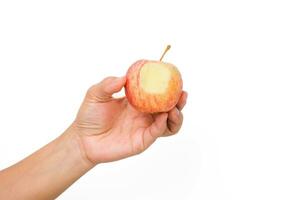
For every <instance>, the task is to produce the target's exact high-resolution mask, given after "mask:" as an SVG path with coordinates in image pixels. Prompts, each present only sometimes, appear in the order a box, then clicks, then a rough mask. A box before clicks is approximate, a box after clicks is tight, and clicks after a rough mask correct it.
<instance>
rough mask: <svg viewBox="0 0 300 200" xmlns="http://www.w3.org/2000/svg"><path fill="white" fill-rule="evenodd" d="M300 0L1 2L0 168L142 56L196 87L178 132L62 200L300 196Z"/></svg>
mask: <svg viewBox="0 0 300 200" xmlns="http://www.w3.org/2000/svg"><path fill="white" fill-rule="evenodd" d="M298 2H299V1H289V0H282V1H277V0H272V1H271V0H270V1H267V0H251V1H238V0H236V1H234V0H229V1H221V0H219V1H217V0H210V1H188V0H185V1H174V0H172V1H171V0H170V1H154V0H152V1H140V0H136V1H132V0H131V1H115V0H110V1H102V2H101V1H75V0H73V1H64V0H59V1H55V0H52V1H40V0H37V1H14V0H7V1H2V0H1V1H0V91H1V93H0V97H1V98H0V168H1V169H2V168H5V167H7V166H9V165H11V164H13V163H15V162H17V161H18V160H20V159H22V158H24V157H25V156H27V155H29V154H30V153H32V152H34V151H35V150H37V149H38V148H40V147H41V146H43V145H45V144H46V143H48V142H49V141H51V140H52V139H54V138H56V137H57V136H58V135H60V134H61V133H62V132H63V131H64V129H65V128H66V127H68V125H69V124H70V123H71V122H72V120H73V119H74V117H75V115H76V113H77V109H78V107H79V105H80V103H81V101H82V98H83V96H84V94H85V91H86V89H87V88H88V87H89V86H90V85H91V84H93V83H96V82H98V81H100V80H101V79H102V78H104V77H106V76H109V75H116V76H119V75H124V74H125V72H126V70H127V68H128V67H129V66H130V65H131V64H132V63H133V62H134V61H136V60H137V59H141V58H146V59H158V58H159V57H160V54H161V52H162V51H163V49H164V47H165V45H166V44H171V45H172V49H171V51H170V52H169V53H168V54H167V55H166V57H165V60H166V61H168V62H172V63H174V64H175V65H177V66H178V68H179V69H180V71H181V72H182V76H183V80H184V89H185V90H187V91H188V92H189V99H188V104H187V106H186V108H185V110H184V116H185V121H184V125H183V127H182V130H181V131H180V133H179V134H178V135H176V136H174V137H170V138H163V139H160V140H159V141H157V142H156V143H155V144H154V145H153V146H152V147H151V148H150V149H149V150H147V151H146V152H145V153H143V154H141V155H139V156H136V157H132V158H129V159H126V160H122V161H118V162H114V163H108V164H102V165H99V166H98V167H96V168H95V169H93V170H92V171H90V172H89V173H88V174H87V175H85V176H84V177H82V178H81V179H80V180H79V181H78V182H76V183H75V184H74V185H73V186H72V187H71V188H69V189H68V190H67V191H66V192H65V193H64V194H63V195H61V196H60V198H59V199H62V200H64V199H66V200H68V199H106V200H117V199H118V200H119V199H131V200H140V199H143V200H144V199H145V200H150V199H151V200H152V199H188V200H198V199H203V200H209V199H218V200H219V199H222V200H223V199H234V200H240V199H243V200H244V199H245V200H247V199H249V200H250V199H251V200H253V199H289V200H293V199H300V190H299V189H300V145H299V143H300V136H299V134H300V106H299V105H300V104H299V102H300V79H299V77H300V71H299V68H300V11H299V10H300V6H299V3H298Z"/></svg>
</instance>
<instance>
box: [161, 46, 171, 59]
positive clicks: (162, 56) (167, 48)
mask: <svg viewBox="0 0 300 200" xmlns="http://www.w3.org/2000/svg"><path fill="white" fill-rule="evenodd" d="M170 48H171V45H168V46H167V47H166V49H165V51H164V52H163V54H162V55H161V57H160V59H159V61H162V59H163V58H164V56H165V55H166V53H167V52H168V51H169V50H170Z"/></svg>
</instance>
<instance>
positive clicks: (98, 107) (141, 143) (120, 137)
mask: <svg viewBox="0 0 300 200" xmlns="http://www.w3.org/2000/svg"><path fill="white" fill-rule="evenodd" d="M125 82H126V78H125V77H121V78H117V77H108V78H106V79H104V80H103V81H101V82H100V83H98V84H96V85H94V86H92V87H91V88H90V89H89V90H88V92H87V94H86V97H85V99H84V102H83V103H82V105H81V108H80V110H79V113H78V115H77V117H76V120H75V122H74V123H73V127H75V128H76V130H77V131H75V132H76V134H79V136H80V142H81V148H82V151H83V152H84V154H85V156H86V157H87V159H88V160H89V161H91V162H92V163H93V164H97V163H102V162H110V161H115V160H119V159H122V158H126V157H128V156H132V155H136V154H139V153H141V152H143V151H144V150H145V149H147V148H148V147H149V146H150V145H151V144H152V143H153V142H154V141H155V140H156V139H157V138H158V137H161V136H170V135H173V134H175V133H177V132H178V131H179V129H180V127H181V125H182V120H183V115H182V113H181V110H182V109H183V107H184V105H185V103H186V99H187V93H186V92H182V95H181V97H180V99H179V101H178V103H177V105H176V107H174V108H173V109H172V110H171V111H169V112H168V113H159V114H146V113H141V112H139V111H137V110H135V109H134V108H133V107H132V106H131V105H130V104H129V103H128V101H127V99H126V97H123V98H113V97H112V95H113V94H114V93H116V92H119V91H120V90H121V89H122V88H123V86H124V85H125Z"/></svg>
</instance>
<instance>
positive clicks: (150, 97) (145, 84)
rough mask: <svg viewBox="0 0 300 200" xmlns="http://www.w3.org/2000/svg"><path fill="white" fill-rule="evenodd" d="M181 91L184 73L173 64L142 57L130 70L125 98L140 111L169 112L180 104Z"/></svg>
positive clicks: (127, 76) (127, 75)
mask: <svg viewBox="0 0 300 200" xmlns="http://www.w3.org/2000/svg"><path fill="white" fill-rule="evenodd" d="M181 92H182V79H181V75H180V72H179V71H178V69H177V68H176V67H175V66H174V65H173V64H170V63H165V62H160V61H150V60H139V61H137V62H135V63H134V64H132V65H131V67H130V68H129V69H128V71H127V74H126V85H125V93H126V97H127V99H128V101H129V103H130V104H131V105H132V106H133V107H134V108H136V109H137V110H139V111H141V112H145V113H158V112H167V111H170V110H171V109H172V108H173V107H174V106H175V105H176V104H177V102H178V100H179V98H180V95H181Z"/></svg>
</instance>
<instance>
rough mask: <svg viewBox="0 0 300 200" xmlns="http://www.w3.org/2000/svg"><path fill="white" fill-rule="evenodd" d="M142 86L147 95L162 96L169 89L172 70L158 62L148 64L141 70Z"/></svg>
mask: <svg viewBox="0 0 300 200" xmlns="http://www.w3.org/2000/svg"><path fill="white" fill-rule="evenodd" d="M139 75H140V78H139V80H140V82H139V83H140V84H141V87H142V89H143V90H145V92H147V93H153V94H162V93H164V92H165V91H166V90H167V89H168V85H169V81H170V79H171V73H170V70H169V69H168V68H167V67H166V66H165V65H164V64H159V63H156V62H148V63H146V64H145V65H144V66H143V67H142V69H141V70H140V74H139Z"/></svg>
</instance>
